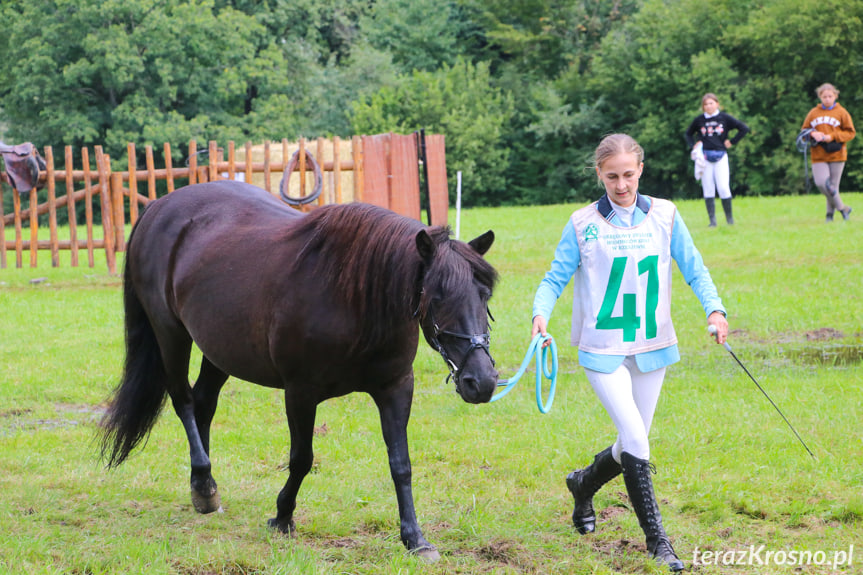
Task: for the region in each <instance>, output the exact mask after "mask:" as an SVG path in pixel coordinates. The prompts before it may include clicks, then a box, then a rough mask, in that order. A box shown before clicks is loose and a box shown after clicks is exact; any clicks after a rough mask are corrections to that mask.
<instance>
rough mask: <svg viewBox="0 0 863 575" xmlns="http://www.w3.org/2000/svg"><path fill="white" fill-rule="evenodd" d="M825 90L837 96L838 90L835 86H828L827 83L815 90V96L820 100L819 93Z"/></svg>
mask: <svg viewBox="0 0 863 575" xmlns="http://www.w3.org/2000/svg"><path fill="white" fill-rule="evenodd" d="M825 90H830V91H831V92H833V93H834V94H836V96H837V97H838V96H839V90H837V89H836V86H834V85H833V84H829V83H824V84H821V85H820V86H818V87H817V88H815V94H816V95H817V96H818V97H819V98H820V97H821V92H823V91H825Z"/></svg>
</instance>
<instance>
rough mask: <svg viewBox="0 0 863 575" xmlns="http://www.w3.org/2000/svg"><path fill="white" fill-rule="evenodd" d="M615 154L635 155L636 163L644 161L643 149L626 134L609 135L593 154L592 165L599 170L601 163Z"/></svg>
mask: <svg viewBox="0 0 863 575" xmlns="http://www.w3.org/2000/svg"><path fill="white" fill-rule="evenodd" d="M617 154H635V156H636V157H637V158H638V163H639V164H641V163H642V162H643V161H644V149H643V148H642V147H641V146H639V145H638V142H636V141H635V139H634V138H633V137H632V136H629V135H628V134H609V135H608V136H606V137H604V138H603V139H602V141H601V142H599V145H598V146H597V147H596V151H595V152H594V153H593V165H594V167H595V168H596V169H597V170H599V169H601V168H602V164H603V162H605V161H606V160H607V159H608V158H610V157H612V156H616V155H617Z"/></svg>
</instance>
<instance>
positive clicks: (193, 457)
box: [159, 329, 222, 513]
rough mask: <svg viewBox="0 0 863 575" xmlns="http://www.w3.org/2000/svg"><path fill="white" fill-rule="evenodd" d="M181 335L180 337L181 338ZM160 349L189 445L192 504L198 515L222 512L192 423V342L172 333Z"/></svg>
mask: <svg viewBox="0 0 863 575" xmlns="http://www.w3.org/2000/svg"><path fill="white" fill-rule="evenodd" d="M180 334H182V335H180ZM159 347H160V348H161V349H162V356H163V358H164V362H165V372H166V380H165V384H166V385H165V387H166V388H167V390H168V395H170V396H171V403H172V404H173V406H174V412H175V413H176V414H177V417H179V418H180V421H181V422H182V423H183V429H185V431H186V439H187V440H188V442H189V459H190V461H191V466H192V473H191V481H190V482H191V489H192V504H193V505H194V506H195V510H196V511H197V512H198V513H212V512H213V511H220V510H221V509H222V505H221V500H220V498H219V491H218V487H217V486H216V481H215V480H214V479H213V476H212V475H211V474H210V467H211V466H210V457H209V455H208V454H207V450H206V449H205V448H204V442H203V441H202V440H201V433H200V431H199V430H198V424H197V422H196V420H195V411H196V410H195V398H194V395H193V393H192V386H190V385H189V355H190V353H191V351H192V338H191V337H190V336H189V334H188V333H187V332H185V330H179V329H177V330H172V331H171V332H170V335H168V334H167V333H165V332H163V333H162V334H161V337H160V338H159Z"/></svg>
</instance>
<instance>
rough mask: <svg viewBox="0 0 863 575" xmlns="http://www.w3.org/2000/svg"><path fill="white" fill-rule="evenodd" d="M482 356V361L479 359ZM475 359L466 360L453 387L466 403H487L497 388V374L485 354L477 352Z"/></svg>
mask: <svg viewBox="0 0 863 575" xmlns="http://www.w3.org/2000/svg"><path fill="white" fill-rule="evenodd" d="M483 357H484V361H482V360H481V358H483ZM471 359H473V358H471ZM476 360H477V361H475V362H474V361H470V362H468V364H467V365H466V366H465V369H464V371H463V372H462V373H460V374H459V375H458V377H457V378H456V382H455V384H456V385H455V389H456V391H457V392H458V394H459V395H460V396H461V398H462V399H463V400H465V401H466V402H468V403H488V402H489V400H491V396H492V395H494V392H495V391H496V390H497V382H498V379H499V374H498V372H497V370H496V369H495V368H494V365H493V364H492V362H491V358H490V357H488V356H487V355H486V354H477V357H476ZM474 364H476V365H474ZM483 364H485V365H483Z"/></svg>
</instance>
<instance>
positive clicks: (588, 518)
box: [566, 447, 621, 535]
mask: <svg viewBox="0 0 863 575" xmlns="http://www.w3.org/2000/svg"><path fill="white" fill-rule="evenodd" d="M620 471H621V468H620V464H619V463H618V462H616V461H615V460H614V457H612V455H611V448H610V447H608V448H606V449H604V450H602V451H600V452H599V453H597V454H596V455H595V456H594V458H593V463H591V464H590V465H588V466H587V467H585V468H584V469H578V470H576V471H573V472H572V473H570V474H569V475H567V476H566V486H567V487H568V488H569V491H570V492H571V493H572V496H573V498H575V507H574V508H573V510H572V524H573V525H575V529H576V530H577V531H578V532H579V533H581V534H582V535H584V534H586V533H593V532H594V531H595V530H596V513H594V511H593V496H594V495H595V494H596V492H597V491H599V488H600V487H602V486H603V485H605V484H606V483H608V482H609V481H611V480H612V479H614V478H615V477H617V476H618V475H620Z"/></svg>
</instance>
